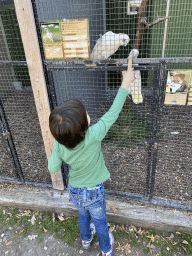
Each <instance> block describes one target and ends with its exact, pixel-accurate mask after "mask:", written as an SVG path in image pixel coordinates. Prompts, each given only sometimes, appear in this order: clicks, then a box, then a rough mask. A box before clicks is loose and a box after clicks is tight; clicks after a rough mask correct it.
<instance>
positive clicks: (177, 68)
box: [0, 0, 192, 210]
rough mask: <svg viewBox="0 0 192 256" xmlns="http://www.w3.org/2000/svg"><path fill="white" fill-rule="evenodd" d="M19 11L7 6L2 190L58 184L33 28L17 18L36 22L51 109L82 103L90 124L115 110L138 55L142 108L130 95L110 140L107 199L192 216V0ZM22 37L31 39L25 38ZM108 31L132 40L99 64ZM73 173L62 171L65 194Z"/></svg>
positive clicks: (2, 54) (1, 78) (3, 20)
mask: <svg viewBox="0 0 192 256" xmlns="http://www.w3.org/2000/svg"><path fill="white" fill-rule="evenodd" d="M14 2H15V5H14ZM14 2H13V1H12V0H7V1H6V0H5V1H2V2H1V3H0V5H1V6H0V124H1V133H0V145H1V147H0V159H1V160H0V180H1V183H2V184H3V183H4V182H5V183H7V182H13V183H20V184H29V185H30V184H32V185H38V186H45V187H46V186H47V187H50V188H51V187H52V181H53V179H51V177H50V174H49V172H48V170H47V157H48V154H47V151H46V150H45V148H46V147H45V145H46V143H45V140H46V136H44V135H43V136H42V133H43V131H44V126H43V127H42V124H43V125H44V123H45V126H47V124H48V123H47V122H48V120H46V118H45V119H43V116H44V115H43V114H39V112H40V111H41V109H42V108H43V107H42V106H44V103H43V102H42V98H41V100H40V101H39V102H38V101H37V98H38V97H42V94H41V92H40V91H39V88H42V86H41V83H40V82H39V81H40V80H38V78H37V79H36V81H35V83H36V84H37V85H36V86H33V83H34V80H33V77H35V73H32V66H31V65H34V66H35V65H38V63H36V59H37V58H38V57H37V58H36V56H35V55H36V54H37V52H35V51H34V49H33V48H34V44H33V41H32V34H31V32H30V31H31V30H30V29H31V26H33V24H31V25H30V26H29V24H27V22H26V24H25V23H23V24H21V21H20V18H19V17H20V15H21V14H19V12H23V13H26V14H27V12H28V13H31V14H32V16H33V19H34V29H35V33H36V36H37V39H38V40H37V44H38V47H39V49H40V51H39V53H40V55H39V56H40V62H41V63H40V64H41V65H42V68H43V69H42V70H43V77H44V81H45V85H46V91H47V102H48V105H49V108H50V110H51V109H53V108H54V107H55V106H57V105H59V104H61V103H62V102H63V101H66V100H68V99H73V98H77V99H79V100H81V101H82V102H83V104H84V105H85V107H86V109H87V111H88V113H89V115H90V117H91V125H93V124H94V123H95V122H97V120H98V119H99V118H100V117H101V116H102V115H103V114H104V113H105V112H106V111H107V110H108V109H109V107H110V106H111V104H112V102H113V100H114V98H115V95H116V93H117V90H118V88H119V86H120V84H121V80H122V71H124V70H126V68H127V62H128V59H127V58H128V56H129V53H130V51H131V50H132V49H137V50H139V56H138V57H137V58H134V59H133V66H134V68H135V70H136V72H137V74H138V76H139V78H138V79H136V84H135V88H137V89H136V90H137V93H138V91H139V92H141V95H142V100H140V101H139V102H138V101H137V99H136V100H135V98H134V92H133V90H132V91H130V92H129V95H128V97H127V99H126V102H125V104H124V107H123V109H122V111H121V113H120V115H119V117H118V119H117V121H116V122H115V123H114V125H113V126H112V127H111V129H110V130H109V132H108V134H107V136H106V138H105V140H104V141H103V144H102V149H103V154H104V158H105V162H106V166H107V167H108V170H109V171H110V172H111V179H110V180H109V181H107V182H106V183H105V188H106V191H107V193H108V194H109V195H113V196H119V197H121V198H125V199H128V200H138V201H141V202H151V203H153V204H156V205H165V206H171V207H175V208H182V209H188V210H190V209H192V198H191V197H192V175H191V174H192V169H191V168H192V167H191V166H192V158H191V155H192V139H191V138H192V108H191V105H192V86H191V85H192V57H191V49H192V25H191V16H192V3H191V1H189V0H163V1H162V0H161V1H160V0H156V1H154V0H143V1H142V0H141V1H139V0H94V1H90V0H72V1H68V0H62V1H61V0H55V1H51V0H41V1H40V0H31V1H26V2H28V5H26V6H28V9H27V8H26V7H24V6H22V4H23V5H25V4H24V2H23V1H21V2H20V3H19V2H18V1H16V0H15V1H14ZM29 6H31V9H30V8H29ZM19 8H20V9H19ZM27 26H28V27H27ZM23 29H25V31H27V32H28V31H29V32H28V33H27V32H26V33H25V34H23V32H22V31H24V30H23ZM109 31H111V32H112V33H114V34H112V35H113V37H114V35H117V36H118V35H119V34H123V35H124V37H123V40H124V42H125V39H126V38H127V37H126V36H125V35H127V36H128V37H129V39H130V41H129V40H128V41H129V42H127V44H124V45H123V44H119V45H118V47H117V49H116V51H115V52H113V53H112V54H109V56H106V57H105V58H104V57H102V58H100V57H98V55H96V57H93V54H92V52H93V49H94V47H95V45H96V44H97V43H98V40H104V39H105V38H104V37H102V36H104V35H106V33H107V32H109ZM107 35H109V34H107ZM102 38H103V39H102ZM114 38H115V37H114ZM110 40H112V39H110ZM119 40H120V39H119ZM26 42H27V43H26ZM119 42H120V41H119ZM27 44H28V48H27V50H26V46H25V45H27ZM111 44H114V40H112V42H111ZM110 47H112V45H111V46H110ZM101 50H102V49H101ZM30 58H34V60H35V61H33V63H31V62H30ZM38 83H39V84H38ZM38 86H39V87H38ZM43 93H44V92H43ZM45 95H46V94H45ZM41 104H42V105H41ZM46 115H47V116H48V115H49V111H46ZM50 150H51V149H50ZM69 169H70V167H69V166H67V165H66V164H65V163H64V164H63V168H62V179H63V181H62V182H63V183H64V185H65V187H67V175H68V172H69Z"/></svg>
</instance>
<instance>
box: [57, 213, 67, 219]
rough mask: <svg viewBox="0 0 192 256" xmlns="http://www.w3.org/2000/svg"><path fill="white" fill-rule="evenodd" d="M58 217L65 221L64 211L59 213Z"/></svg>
mask: <svg viewBox="0 0 192 256" xmlns="http://www.w3.org/2000/svg"><path fill="white" fill-rule="evenodd" d="M58 219H59V220H60V221H64V220H65V219H64V213H61V214H60V215H58Z"/></svg>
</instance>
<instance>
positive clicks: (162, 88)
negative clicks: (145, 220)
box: [149, 62, 167, 200]
mask: <svg viewBox="0 0 192 256" xmlns="http://www.w3.org/2000/svg"><path fill="white" fill-rule="evenodd" d="M166 71H167V65H166V62H162V63H161V69H160V81H159V93H158V108H157V118H156V120H157V121H156V134H155V141H154V144H153V155H152V173H151V187H150V195H149V200H151V199H152V197H153V192H154V186H155V174H156V165H157V152H158V142H159V137H160V128H161V127H160V125H161V116H162V108H163V102H164V91H165V78H166Z"/></svg>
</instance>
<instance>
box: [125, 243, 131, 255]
mask: <svg viewBox="0 0 192 256" xmlns="http://www.w3.org/2000/svg"><path fill="white" fill-rule="evenodd" d="M130 248H131V246H130V244H126V245H125V246H124V249H125V254H126V255H127V254H129V253H131V250H130Z"/></svg>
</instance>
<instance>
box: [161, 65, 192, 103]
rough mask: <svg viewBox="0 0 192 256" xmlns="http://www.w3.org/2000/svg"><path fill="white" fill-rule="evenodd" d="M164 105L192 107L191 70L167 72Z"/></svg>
mask: <svg viewBox="0 0 192 256" xmlns="http://www.w3.org/2000/svg"><path fill="white" fill-rule="evenodd" d="M164 104H165V105H192V70H179V69H178V70H168V74H167V84H166V91H165V101H164Z"/></svg>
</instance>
